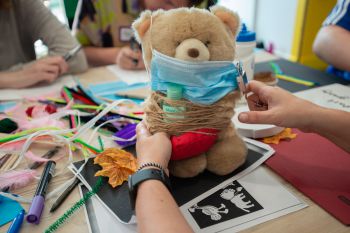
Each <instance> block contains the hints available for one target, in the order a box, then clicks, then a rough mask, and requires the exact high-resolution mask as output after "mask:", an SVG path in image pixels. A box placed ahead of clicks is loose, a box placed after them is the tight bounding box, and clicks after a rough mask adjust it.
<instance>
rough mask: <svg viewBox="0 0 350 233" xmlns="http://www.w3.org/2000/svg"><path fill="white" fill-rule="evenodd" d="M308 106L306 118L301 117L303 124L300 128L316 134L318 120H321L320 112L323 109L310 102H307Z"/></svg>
mask: <svg viewBox="0 0 350 233" xmlns="http://www.w3.org/2000/svg"><path fill="white" fill-rule="evenodd" d="M305 102H307V103H308V105H306V106H305V108H304V109H305V110H306V113H305V115H304V116H301V117H302V119H303V123H302V124H301V126H300V129H301V130H302V131H304V132H310V133H314V132H316V130H317V127H316V126H317V125H318V123H317V122H318V120H319V119H320V111H321V110H322V108H321V107H320V106H318V105H316V104H313V103H311V102H309V101H305Z"/></svg>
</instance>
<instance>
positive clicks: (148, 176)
mask: <svg viewBox="0 0 350 233" xmlns="http://www.w3.org/2000/svg"><path fill="white" fill-rule="evenodd" d="M146 180H159V181H161V182H163V184H164V185H165V186H166V187H167V188H168V190H169V191H170V179H169V177H168V176H167V175H166V174H165V172H164V171H163V170H160V169H156V168H150V169H142V170H139V171H137V172H136V173H134V174H133V175H131V176H129V179H128V185H129V196H130V204H131V209H132V210H134V209H135V202H136V195H137V188H138V185H139V184H141V183H142V182H144V181H146Z"/></svg>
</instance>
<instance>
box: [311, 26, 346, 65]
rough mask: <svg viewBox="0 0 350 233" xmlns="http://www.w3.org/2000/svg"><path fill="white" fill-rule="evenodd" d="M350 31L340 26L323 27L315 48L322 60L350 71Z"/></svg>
mask: <svg viewBox="0 0 350 233" xmlns="http://www.w3.org/2000/svg"><path fill="white" fill-rule="evenodd" d="M349 41H350V32H349V31H347V30H346V29H344V28H341V27H339V26H333V25H332V26H327V27H324V28H322V29H321V30H320V31H319V33H318V35H317V37H316V40H315V42H314V45H313V50H314V52H315V53H316V54H317V56H319V57H320V58H321V59H322V60H324V61H326V62H327V63H328V64H331V65H333V66H334V67H336V68H339V69H342V70H346V71H350V63H349V61H350V43H349Z"/></svg>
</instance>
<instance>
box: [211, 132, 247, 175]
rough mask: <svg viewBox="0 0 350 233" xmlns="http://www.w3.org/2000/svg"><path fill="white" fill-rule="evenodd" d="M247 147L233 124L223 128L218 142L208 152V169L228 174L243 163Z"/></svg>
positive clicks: (219, 173) (220, 173)
mask: <svg viewBox="0 0 350 233" xmlns="http://www.w3.org/2000/svg"><path fill="white" fill-rule="evenodd" d="M246 157H247V147H246V145H245V143H244V141H243V140H242V139H241V138H240V137H239V136H238V135H237V134H236V132H235V129H234V128H233V126H232V125H231V126H229V127H228V128H227V129H225V130H223V131H222V132H221V133H220V135H219V138H218V142H217V143H216V144H215V145H214V146H213V147H212V148H210V150H209V151H208V152H207V169H208V170H209V171H211V172H213V173H215V174H217V175H227V174H229V173H231V172H233V171H234V170H235V169H236V168H238V167H239V166H240V165H242V164H243V163H244V161H245V159H246Z"/></svg>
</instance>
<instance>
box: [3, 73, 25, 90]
mask: <svg viewBox="0 0 350 233" xmlns="http://www.w3.org/2000/svg"><path fill="white" fill-rule="evenodd" d="M21 74H22V71H4V72H0V88H18V83H19V82H21V79H20V77H21V76H22V75H21Z"/></svg>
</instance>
